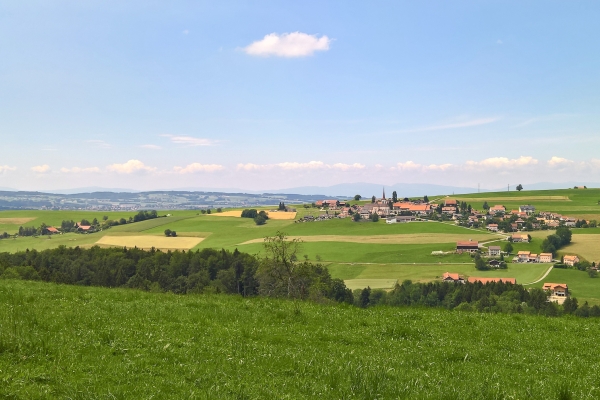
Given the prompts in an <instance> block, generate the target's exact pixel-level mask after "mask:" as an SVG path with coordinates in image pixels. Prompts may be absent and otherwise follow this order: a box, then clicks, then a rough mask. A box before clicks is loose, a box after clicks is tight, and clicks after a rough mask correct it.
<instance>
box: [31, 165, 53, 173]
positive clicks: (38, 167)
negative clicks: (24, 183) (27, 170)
mask: <svg viewBox="0 0 600 400" xmlns="http://www.w3.org/2000/svg"><path fill="white" fill-rule="evenodd" d="M31 170H32V171H33V172H37V173H38V174H44V173H46V172H48V171H50V166H49V165H48V164H44V165H36V166H35V167H31Z"/></svg>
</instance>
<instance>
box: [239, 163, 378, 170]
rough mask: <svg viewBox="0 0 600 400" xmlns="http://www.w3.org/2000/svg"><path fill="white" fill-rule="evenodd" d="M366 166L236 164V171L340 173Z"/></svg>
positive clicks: (338, 164)
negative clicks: (330, 171)
mask: <svg viewBox="0 0 600 400" xmlns="http://www.w3.org/2000/svg"><path fill="white" fill-rule="evenodd" d="M365 168H366V166H365V165H364V164H359V163H354V164H344V163H335V164H326V163H324V162H323V161H309V162H306V163H299V162H289V161H286V162H282V163H277V164H252V163H247V164H238V165H237V169H238V170H244V171H264V170H269V169H281V170H284V171H302V170H304V171H316V170H325V169H337V170H340V171H349V170H363V169H365Z"/></svg>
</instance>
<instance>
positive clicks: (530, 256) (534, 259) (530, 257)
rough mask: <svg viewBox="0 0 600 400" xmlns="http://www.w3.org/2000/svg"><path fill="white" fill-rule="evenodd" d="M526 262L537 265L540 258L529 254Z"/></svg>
mask: <svg viewBox="0 0 600 400" xmlns="http://www.w3.org/2000/svg"><path fill="white" fill-rule="evenodd" d="M527 262H531V263H539V262H540V257H539V256H538V255H537V254H533V253H532V254H530V255H529V260H528V261H527Z"/></svg>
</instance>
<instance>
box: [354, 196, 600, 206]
mask: <svg viewBox="0 0 600 400" xmlns="http://www.w3.org/2000/svg"><path fill="white" fill-rule="evenodd" d="M360 199H362V196H361V195H360V194H355V195H354V200H355V201H360ZM598 203H599V204H600V201H598Z"/></svg>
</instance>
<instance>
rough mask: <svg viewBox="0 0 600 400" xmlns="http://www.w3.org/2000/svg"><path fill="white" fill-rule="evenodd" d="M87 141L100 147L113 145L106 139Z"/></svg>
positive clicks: (107, 147)
mask: <svg viewBox="0 0 600 400" xmlns="http://www.w3.org/2000/svg"><path fill="white" fill-rule="evenodd" d="M86 142H87V143H90V144H93V145H95V146H96V147H98V148H100V149H110V148H111V147H112V146H111V145H110V144H108V143H106V142H105V141H104V140H96V139H94V140H86Z"/></svg>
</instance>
